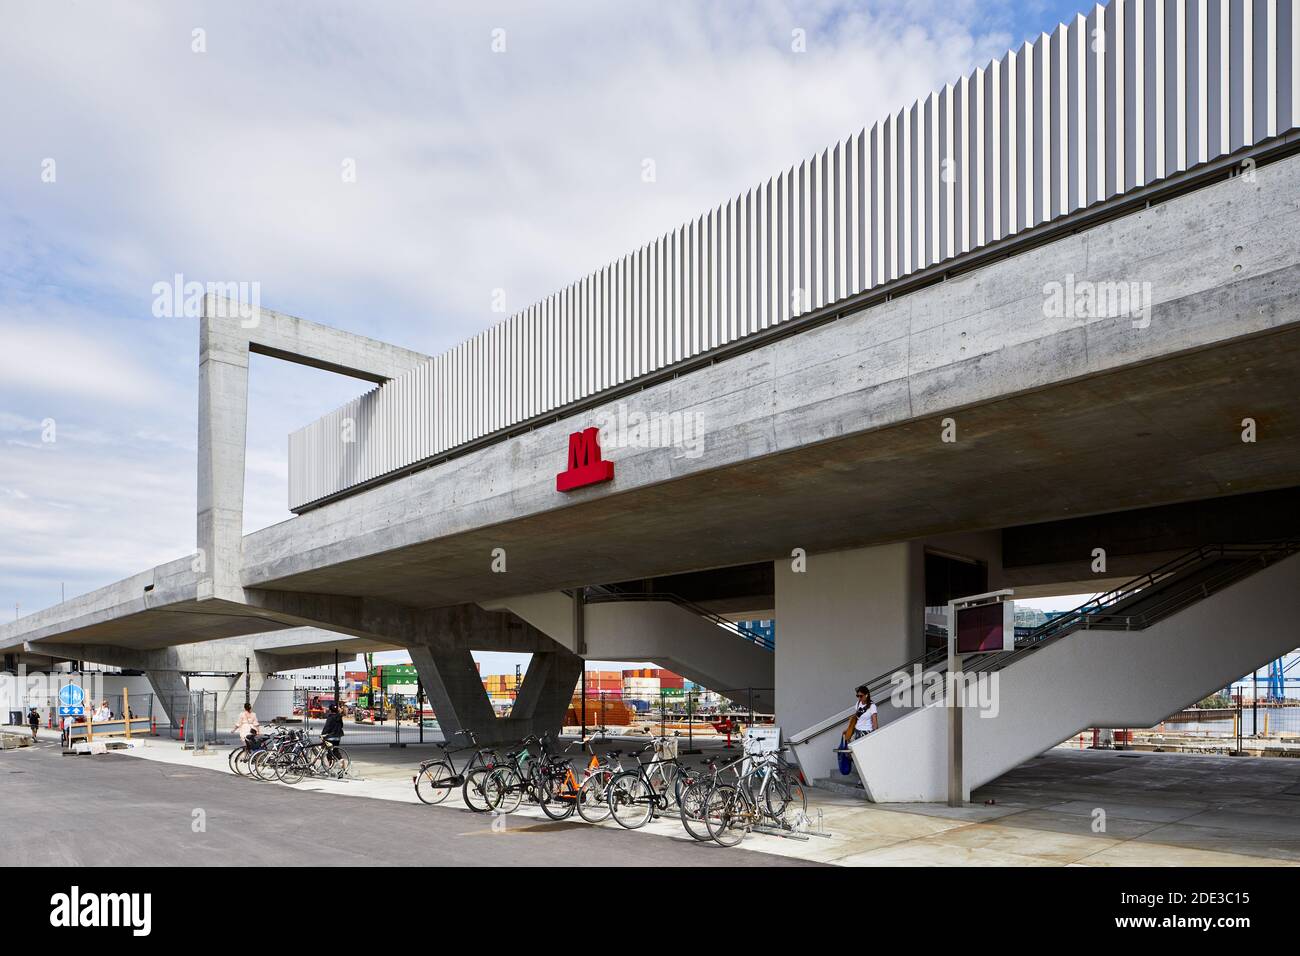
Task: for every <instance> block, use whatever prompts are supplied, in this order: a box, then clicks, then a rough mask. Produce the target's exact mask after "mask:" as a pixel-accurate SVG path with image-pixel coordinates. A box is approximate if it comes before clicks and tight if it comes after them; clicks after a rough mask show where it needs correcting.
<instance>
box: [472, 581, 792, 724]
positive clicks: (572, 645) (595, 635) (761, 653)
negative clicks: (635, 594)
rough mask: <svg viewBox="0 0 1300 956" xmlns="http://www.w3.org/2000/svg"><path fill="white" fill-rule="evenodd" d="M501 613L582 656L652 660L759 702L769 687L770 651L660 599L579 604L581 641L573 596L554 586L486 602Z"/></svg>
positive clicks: (767, 694) (767, 701)
mask: <svg viewBox="0 0 1300 956" xmlns="http://www.w3.org/2000/svg"><path fill="white" fill-rule="evenodd" d="M488 606H489V607H491V608H502V609H505V610H509V611H511V612H512V613H514V614H515V615H517V616H518V617H520V618H521V619H523V620H525V621H527V622H528V623H529V624H532V625H533V626H534V627H536V628H537V629H538V630H540V631H542V632H544V633H546V634H549V635H550V636H551V637H552V638H553V639H554V640H555V641H556V642H558V643H559V644H561V645H563V646H564V647H565V648H566V649H568V650H570V651H574V652H576V653H579V654H580V655H581V656H582V657H583V658H585V659H587V660H600V661H639V660H646V661H654V662H655V663H656V664H659V665H660V666H662V667H667V668H668V669H669V670H671V671H673V672H674V673H677V674H681V675H682V676H683V677H686V678H687V679H689V680H693V681H696V682H697V683H700V684H703V685H704V686H705V687H708V688H709V689H711V690H716V691H719V692H722V693H726V692H727V691H729V690H730V691H740V690H746V691H747V690H750V689H753V690H755V691H757V692H758V693H759V701H760V703H762V704H763V705H764V706H769V705H770V703H771V698H772V693H771V690H772V688H773V687H775V686H776V685H775V683H774V680H775V678H774V673H773V654H772V652H771V651H769V650H764V649H763V648H760V647H758V646H757V645H755V644H753V643H752V642H750V641H746V640H744V639H743V638H740V637H737V636H736V635H735V634H732V633H730V632H729V631H726V630H724V629H723V628H721V627H719V626H718V625H716V624H714V623H713V622H712V621H710V620H708V619H707V618H704V617H701V616H700V615H698V614H694V613H692V612H691V611H688V610H686V609H685V608H682V607H680V606H678V605H676V604H673V603H670V602H668V601H601V602H599V603H589V604H587V605H586V606H585V607H584V609H583V618H584V623H583V638H584V642H585V646H584V647H582V648H579V647H578V646H577V641H576V640H575V638H574V629H573V598H571V597H570V596H569V595H567V594H564V593H562V592H560V591H550V592H547V593H545V594H528V595H523V596H521V597H516V598H509V599H507V600H505V601H500V602H496V603H493V604H490V605H488Z"/></svg>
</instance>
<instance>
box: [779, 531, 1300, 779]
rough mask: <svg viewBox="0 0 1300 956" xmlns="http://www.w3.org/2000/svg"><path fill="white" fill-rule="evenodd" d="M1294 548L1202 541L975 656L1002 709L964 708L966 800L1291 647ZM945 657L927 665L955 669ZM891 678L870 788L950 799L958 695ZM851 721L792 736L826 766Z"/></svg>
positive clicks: (865, 768) (868, 742)
mask: <svg viewBox="0 0 1300 956" xmlns="http://www.w3.org/2000/svg"><path fill="white" fill-rule="evenodd" d="M1295 552H1296V547H1295V546H1294V545H1292V544H1284V545H1280V546H1263V547H1259V548H1247V549H1236V548H1227V549H1223V548H1220V549H1199V550H1198V552H1195V553H1193V554H1192V555H1189V556H1185V557H1184V558H1183V559H1179V561H1178V562H1173V563H1171V566H1168V567H1166V568H1164V569H1157V570H1156V571H1154V572H1152V574H1150V575H1145V576H1143V578H1141V579H1137V580H1136V581H1134V582H1130V584H1128V585H1125V587H1124V588H1120V589H1117V590H1116V591H1115V592H1112V594H1111V595H1106V596H1103V598H1101V599H1098V600H1097V601H1096V602H1093V603H1091V604H1090V605H1085V606H1084V607H1083V608H1080V609H1078V611H1076V612H1074V614H1073V616H1072V617H1071V618H1069V619H1058V620H1059V621H1060V623H1057V622H1051V623H1049V625H1046V626H1044V628H1040V629H1037V631H1036V632H1034V633H1033V634H1031V635H1029V636H1027V637H1026V638H1025V639H1023V641H1018V642H1017V650H1016V651H1015V652H1013V653H1009V654H1003V655H983V656H982V657H980V658H974V659H967V661H966V662H965V665H964V672H965V673H966V674H975V675H977V676H978V678H979V679H980V680H982V681H984V682H985V687H986V691H987V692H988V701H989V702H990V704H991V706H989V707H987V708H986V709H984V711H983V712H981V711H980V709H978V708H976V707H972V706H967V707H966V708H965V709H964V711H963V724H962V726H963V736H964V741H965V743H964V769H965V775H964V776H965V779H964V782H965V786H966V797H967V798H969V791H970V789H971V788H974V787H978V786H980V785H982V784H984V783H986V782H988V781H989V780H992V779H994V778H996V777H998V776H1000V775H1001V774H1003V773H1006V772H1007V771H1008V770H1010V769H1011V768H1013V767H1015V766H1017V765H1018V764H1020V763H1022V762H1023V761H1025V760H1027V759H1029V758H1030V757H1033V756H1034V755H1035V754H1038V753H1041V752H1043V751H1044V750H1047V749H1049V748H1051V747H1053V746H1055V745H1056V744H1058V743H1060V742H1061V741H1063V740H1066V739H1068V738H1069V737H1072V736H1073V735H1075V734H1077V733H1079V732H1080V731H1081V730H1084V729H1085V728H1087V727H1115V728H1124V727H1132V728H1140V727H1150V726H1153V725H1155V724H1157V723H1159V722H1160V721H1161V720H1163V719H1164V718H1165V717H1167V716H1168V715H1169V714H1171V713H1174V712H1176V711H1178V710H1180V709H1181V708H1183V707H1184V706H1187V705H1188V704H1189V703H1191V702H1194V701H1195V700H1198V699H1199V698H1201V697H1203V696H1204V695H1205V694H1207V693H1210V692H1212V691H1214V690H1216V689H1218V688H1222V687H1224V686H1226V685H1227V684H1228V683H1229V682H1231V681H1232V680H1234V679H1236V678H1238V677H1240V676H1241V675H1242V674H1244V673H1248V672H1249V671H1250V670H1252V669H1253V668H1256V667H1259V666H1261V665H1263V664H1265V663H1267V662H1268V661H1270V660H1274V659H1276V658H1277V657H1279V656H1280V655H1281V654H1283V653H1285V652H1286V651H1289V650H1291V649H1293V648H1294V646H1295V644H1296V634H1295V623H1294V622H1295V620H1296V618H1297V614H1300V554H1296V553H1295ZM936 657H937V655H931V658H930V659H928V660H927V661H926V662H925V670H926V671H927V672H930V673H942V671H943V670H944V666H943V665H942V664H941V663H939V662H938V661H937V660H935V659H934V658H936ZM914 663H921V661H920V659H918V661H917V662H909V663H908V664H907V665H904V666H903V667H901V668H900V670H910V669H911V665H912V664H914ZM888 676H889V675H883V676H882V677H881V678H877V679H876V681H874V682H872V685H873V693H875V695H876V696H877V697H878V698H879V699H878V700H877V703H878V705H879V707H880V714H881V721H880V729H879V730H878V731H877V732H876V733H873V734H871V735H870V736H868V737H864V738H862V739H861V740H858V741H855V742H854V743H853V744H852V745H851V750H852V752H853V761H854V766H855V768H856V770H857V774H858V776H859V778H860V779H861V781H862V785H863V791H864V793H865V795H866V796H867V797H868V798H869V799H871V800H874V801H877V802H893V801H942V800H946V799H947V713H948V711H947V706H946V703H947V702H946V699H939V700H937V701H934V702H929V703H927V704H926V705H924V706H906V707H903V706H899V707H895V706H893V705H892V704H890V705H889V706H885V704H886V702H887V695H888V692H889V690H888V689H889V687H890V684H889V681H888ZM877 688H879V692H878V693H876V691H877ZM847 717H848V711H845V712H843V713H842V714H837V715H835V717H834V718H833V719H831V718H828V719H827V720H826V721H822V722H820V723H819V724H818V725H816V726H815V727H813V728H809V729H808V730H806V731H803V732H801V733H798V734H795V735H792V737H791V742H792V743H793V744H794V745H795V753H796V756H797V757H798V758H799V760H800V763H801V765H803V766H804V767H805V772H807V770H808V768H809V766H817V767H821V766H824V765H825V754H824V753H823V752H822V751H823V750H826V752H828V753H829V751H830V748H832V747H833V746H834V741H833V736H832V735H838V733H839V732H840V730H841V729H842V727H843V723H844V721H845V720H847ZM809 776H814V777H816V778H818V779H819V780H820V779H825V776H824V775H823V774H809ZM834 776H835V775H834V774H832V775H831V779H832V782H833V780H834Z"/></svg>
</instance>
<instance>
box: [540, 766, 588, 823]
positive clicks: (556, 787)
mask: <svg viewBox="0 0 1300 956" xmlns="http://www.w3.org/2000/svg"><path fill="white" fill-rule="evenodd" d="M537 790H538V794H539V795H540V796H541V798H542V812H543V813H544V814H546V815H547V816H548V817H550V818H551V819H552V820H567V819H568V818H569V817H571V816H573V810H574V807H576V806H577V804H578V794H577V791H575V790H574V789H573V786H572V784H570V783H569V777H568V775H567V774H566V775H565V776H563V777H546V778H545V779H543V780H542V782H541V784H540V785H539V786H538V788H537Z"/></svg>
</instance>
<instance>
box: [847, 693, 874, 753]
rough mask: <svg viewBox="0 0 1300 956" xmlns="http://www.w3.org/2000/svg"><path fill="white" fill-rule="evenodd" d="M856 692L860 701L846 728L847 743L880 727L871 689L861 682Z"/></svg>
mask: <svg viewBox="0 0 1300 956" xmlns="http://www.w3.org/2000/svg"><path fill="white" fill-rule="evenodd" d="M855 693H856V694H857V695H858V702H857V705H856V706H855V707H854V708H853V716H852V717H850V718H849V725H848V726H847V727H845V728H844V743H845V744H848V743H850V742H851V741H854V740H857V739H859V738H860V737H865V736H866V735H867V734H869V733H872V732H873V731H876V730H879V729H880V716H879V714H878V713H877V712H876V705H875V704H874V703H873V702H872V700H871V691H869V690H867V687H866V685H865V684H861V685H859V686H858V689H857V690H856V691H855Z"/></svg>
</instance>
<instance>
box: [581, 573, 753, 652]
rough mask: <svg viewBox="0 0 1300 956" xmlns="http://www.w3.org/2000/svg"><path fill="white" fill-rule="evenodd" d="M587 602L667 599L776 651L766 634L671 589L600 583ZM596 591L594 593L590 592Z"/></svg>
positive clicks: (741, 636)
mask: <svg viewBox="0 0 1300 956" xmlns="http://www.w3.org/2000/svg"><path fill="white" fill-rule="evenodd" d="M587 590H588V594H587V597H586V602H587V603H588V604H614V603H619V602H623V601H667V602H668V603H670V604H676V605H677V606H678V607H680V608H683V609H684V610H687V611H690V612H691V613H692V614H695V615H698V616H699V617H702V618H705V619H706V620H708V621H711V622H712V623H714V624H716V625H717V626H718V627H721V628H725V629H726V630H728V631H731V632H732V633H733V634H735V635H736V636H737V637H740V638H741V639H743V640H746V641H750V642H751V643H753V644H757V645H758V646H759V647H761V648H763V649H764V650H766V651H775V650H776V644H775V643H774V642H773V641H771V640H769V639H768V638H767V637H766V636H765V635H763V634H760V633H758V632H757V631H751V630H750V629H749V628H747V627H744V626H742V625H740V624H737V623H736V622H735V621H732V620H729V619H728V618H725V617H723V616H722V615H721V614H715V613H714V612H713V611H710V610H709V609H708V608H704V607H701V606H700V605H698V604H696V603H695V602H693V601H689V600H687V599H686V598H684V597H682V596H681V595H680V594H673V593H672V592H671V591H649V592H647V591H619V590H616V589H615V588H612V587H610V586H609V585H599V586H597V587H593V588H588V589H587ZM593 591H594V592H596V593H594V594H592V593H590V592H593Z"/></svg>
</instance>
